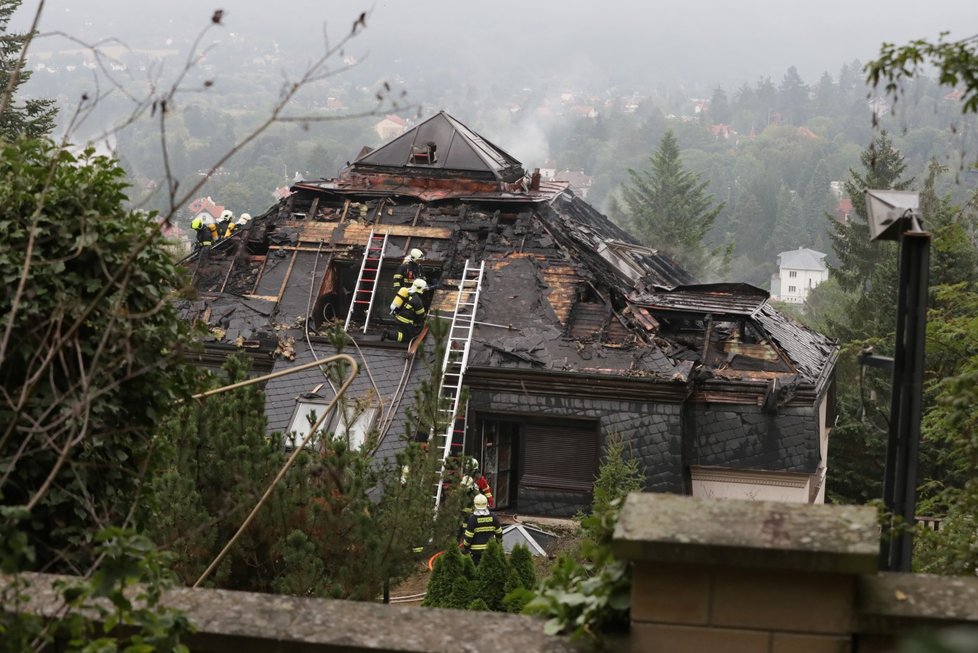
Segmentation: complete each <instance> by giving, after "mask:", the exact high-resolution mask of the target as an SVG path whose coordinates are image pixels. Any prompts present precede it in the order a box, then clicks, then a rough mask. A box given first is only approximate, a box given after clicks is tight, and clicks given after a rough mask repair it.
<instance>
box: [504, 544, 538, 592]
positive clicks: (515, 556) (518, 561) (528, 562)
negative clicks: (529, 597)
mask: <svg viewBox="0 0 978 653" xmlns="http://www.w3.org/2000/svg"><path fill="white" fill-rule="evenodd" d="M509 566H510V567H512V568H513V569H514V570H515V571H516V573H518V574H519V576H520V582H521V583H522V586H523V587H525V588H526V589H528V590H529V589H533V586H534V585H536V583H537V575H536V572H535V571H534V569H533V554H531V553H530V549H528V548H527V547H525V546H523V545H522V544H518V545H516V546H514V547H513V551H512V552H511V553H510V554H509Z"/></svg>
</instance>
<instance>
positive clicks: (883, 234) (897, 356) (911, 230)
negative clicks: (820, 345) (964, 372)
mask: <svg viewBox="0 0 978 653" xmlns="http://www.w3.org/2000/svg"><path fill="white" fill-rule="evenodd" d="M864 194H865V198H866V212H867V215H868V224H869V237H870V240H898V241H899V242H900V281H899V289H898V292H899V294H898V299H897V324H896V346H895V348H894V352H893V383H892V386H893V387H892V393H891V399H890V430H889V439H888V442H887V446H886V468H885V470H884V476H883V502H884V504H885V505H886V509H887V511H888V513H889V514H890V515H894V516H896V515H899V516H900V517H901V518H902V521H903V526H904V527H903V528H901V529H900V531H899V534H898V535H896V536H893V537H889V538H886V539H885V540H884V541H883V542H882V544H881V546H880V569H883V570H888V571H910V558H911V554H912V552H913V538H912V533H911V531H910V527H912V526H913V524H914V518H915V512H916V507H917V458H918V452H919V449H920V418H921V414H922V387H923V378H924V336H925V334H926V330H927V283H928V266H929V259H930V234H929V233H927V232H926V231H924V230H923V229H922V228H921V224H920V213H919V206H920V196H919V194H918V193H916V192H911V191H893V190H866V191H864ZM891 533H892V529H891Z"/></svg>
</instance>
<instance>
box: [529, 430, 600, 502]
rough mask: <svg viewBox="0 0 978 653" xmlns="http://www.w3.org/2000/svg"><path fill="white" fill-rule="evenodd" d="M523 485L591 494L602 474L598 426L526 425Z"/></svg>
mask: <svg viewBox="0 0 978 653" xmlns="http://www.w3.org/2000/svg"><path fill="white" fill-rule="evenodd" d="M521 435H522V440H523V478H522V480H521V481H520V483H521V485H525V486H532V487H545V488H559V489H565V490H583V491H589V490H591V488H592V486H593V485H594V477H595V475H596V474H597V472H598V432H597V425H593V424H581V423H580V422H574V423H570V424H567V423H562V424H548V425H540V424H525V425H523V427H522V429H521Z"/></svg>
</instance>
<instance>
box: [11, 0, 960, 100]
mask: <svg viewBox="0 0 978 653" xmlns="http://www.w3.org/2000/svg"><path fill="white" fill-rule="evenodd" d="M216 8H221V9H223V10H224V12H225V17H224V26H223V27H221V28H219V30H215V31H213V32H212V36H213V37H214V38H221V37H222V34H223V33H227V34H234V35H238V36H241V37H243V38H245V39H261V40H265V39H271V40H274V41H275V42H277V43H278V44H279V46H280V47H281V48H282V51H283V52H285V53H288V54H289V56H290V57H293V58H294V59H295V60H296V62H297V64H298V63H300V62H301V61H303V60H304V59H305V58H308V57H311V56H313V55H314V54H315V53H316V52H318V51H319V50H320V49H321V42H322V25H323V24H324V23H327V24H328V32H329V33H330V34H331V36H332V37H333V38H337V37H339V36H341V35H342V34H343V33H344V32H345V31H346V30H347V29H348V26H349V25H350V24H351V23H352V21H353V19H354V18H355V17H356V16H357V15H358V14H359V12H360V11H362V10H366V11H368V12H369V18H368V21H367V22H368V29H367V30H366V32H365V33H364V34H363V35H362V36H361V37H360V38H358V39H357V40H356V42H355V43H354V44H353V45H352V46H351V47H350V51H351V52H353V53H356V55H357V56H358V58H361V59H364V62H363V65H362V66H361V69H360V74H362V75H363V76H365V77H366V78H372V77H376V76H378V75H385V74H387V75H390V74H398V73H403V72H410V73H412V75H415V76H416V75H419V74H421V72H422V71H427V72H428V73H429V75H432V76H438V75H460V76H464V77H466V78H467V79H469V80H471V81H472V82H478V81H480V80H481V81H484V82H486V83H487V84H488V83H497V84H520V85H524V86H525V85H530V84H532V82H533V81H534V79H539V78H541V77H557V78H559V77H563V78H566V79H568V80H570V82H571V83H573V82H574V81H575V80H577V79H590V80H592V81H598V80H603V81H602V82H601V85H602V86H608V85H623V86H628V87H633V86H635V85H637V84H645V85H649V86H654V85H658V84H667V85H676V84H680V85H694V86H698V85H703V86H707V87H711V88H712V87H715V86H717V85H721V86H724V87H726V88H728V89H733V88H735V87H737V86H739V85H740V84H742V83H744V82H750V83H753V82H755V81H756V80H757V79H758V78H761V77H771V78H772V79H774V80H775V81H778V80H780V79H781V77H782V76H783V74H784V72H785V70H786V69H787V68H788V67H789V66H796V67H797V69H798V72H799V73H800V74H801V76H802V78H804V79H805V80H806V81H808V82H809V83H814V82H815V81H816V80H817V79H818V77H819V76H820V75H821V74H822V72H824V71H829V72H830V73H831V74H833V75H835V74H836V73H837V72H838V70H839V67H840V66H841V65H842V64H844V63H849V62H851V61H852V60H854V59H859V60H861V61H866V60H868V59H870V58H872V57H873V56H874V55H875V54H876V53H877V52H878V50H879V46H880V44H881V43H882V42H884V41H890V42H897V43H902V42H904V41H907V40H909V39H913V38H929V39H935V38H937V36H938V35H939V33H940V32H941V31H950V33H951V37H958V38H962V37H966V36H970V35H971V33H972V32H973V31H975V30H976V29H978V2H974V1H973V0H943V1H940V2H930V3H921V2H916V1H915V0H859V1H858V2H852V1H843V0H825V1H823V2H818V3H809V4H801V3H797V2H783V1H779V0H742V1H741V2H736V3H732V2H719V1H716V0H712V1H708V2H698V3H692V2H688V1H686V2H682V1H679V0H662V1H658V2H647V1H644V0H614V1H612V2H593V1H591V0H562V1H560V2H556V1H554V0H544V1H535V2H513V1H511V0H499V1H497V2H483V3H475V2H457V1H449V0H412V2H404V1H403V0H377V1H376V2H374V3H373V4H372V5H371V4H369V3H366V2H364V3H356V2H349V1H345V2H336V1H333V2H322V1H316V0H279V1H278V2H274V3H268V2H265V1H263V0H229V1H228V2H223V3H211V4H208V3H202V2H199V0H170V1H169V2H142V1H140V2H133V1H132V0H85V2H77V1H75V0H54V1H52V2H48V3H47V4H46V6H45V13H44V18H43V21H42V24H41V31H42V32H50V31H64V32H67V33H69V34H72V35H74V36H77V37H79V38H82V39H85V40H87V41H97V40H101V39H105V38H112V37H114V38H118V39H120V40H121V41H122V42H124V43H126V44H127V45H128V46H130V47H132V48H148V47H155V48H158V47H163V46H164V44H166V43H167V42H170V43H175V42H179V41H182V40H184V39H190V38H193V37H194V36H195V35H196V34H197V32H198V31H199V30H200V29H201V28H202V27H203V26H205V25H206V24H207V22H208V19H209V17H210V15H211V13H212V12H213V10H214V9H216ZM33 9H34V3H30V2H28V3H25V5H24V6H23V7H22V9H21V11H20V13H19V15H18V17H17V21H16V25H17V26H21V27H23V26H25V25H27V24H28V22H27V21H28V20H29V14H30V13H31V12H32V11H33ZM36 47H37V49H38V50H45V49H51V48H55V49H57V48H63V47H69V45H68V44H67V43H66V42H65V41H64V39H60V38H59V37H46V38H44V39H42V40H40V41H39V42H38V43H37V45H36Z"/></svg>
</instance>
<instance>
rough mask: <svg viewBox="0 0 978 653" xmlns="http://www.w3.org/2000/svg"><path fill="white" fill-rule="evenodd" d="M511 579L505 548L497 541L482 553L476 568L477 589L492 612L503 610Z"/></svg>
mask: <svg viewBox="0 0 978 653" xmlns="http://www.w3.org/2000/svg"><path fill="white" fill-rule="evenodd" d="M508 578H509V565H508V564H507V563H506V556H505V554H503V548H502V546H500V544H499V542H497V541H496V540H495V539H492V540H489V546H488V548H486V550H485V551H483V552H482V557H481V558H480V559H479V566H478V567H476V578H475V580H476V587H477V588H478V593H479V597H481V598H482V599H484V600H485V602H486V604H487V605H488V606H489V608H490V609H491V610H494V611H497V612H498V611H501V610H503V609H504V608H503V597H504V596H506V580H507V579H508Z"/></svg>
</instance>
